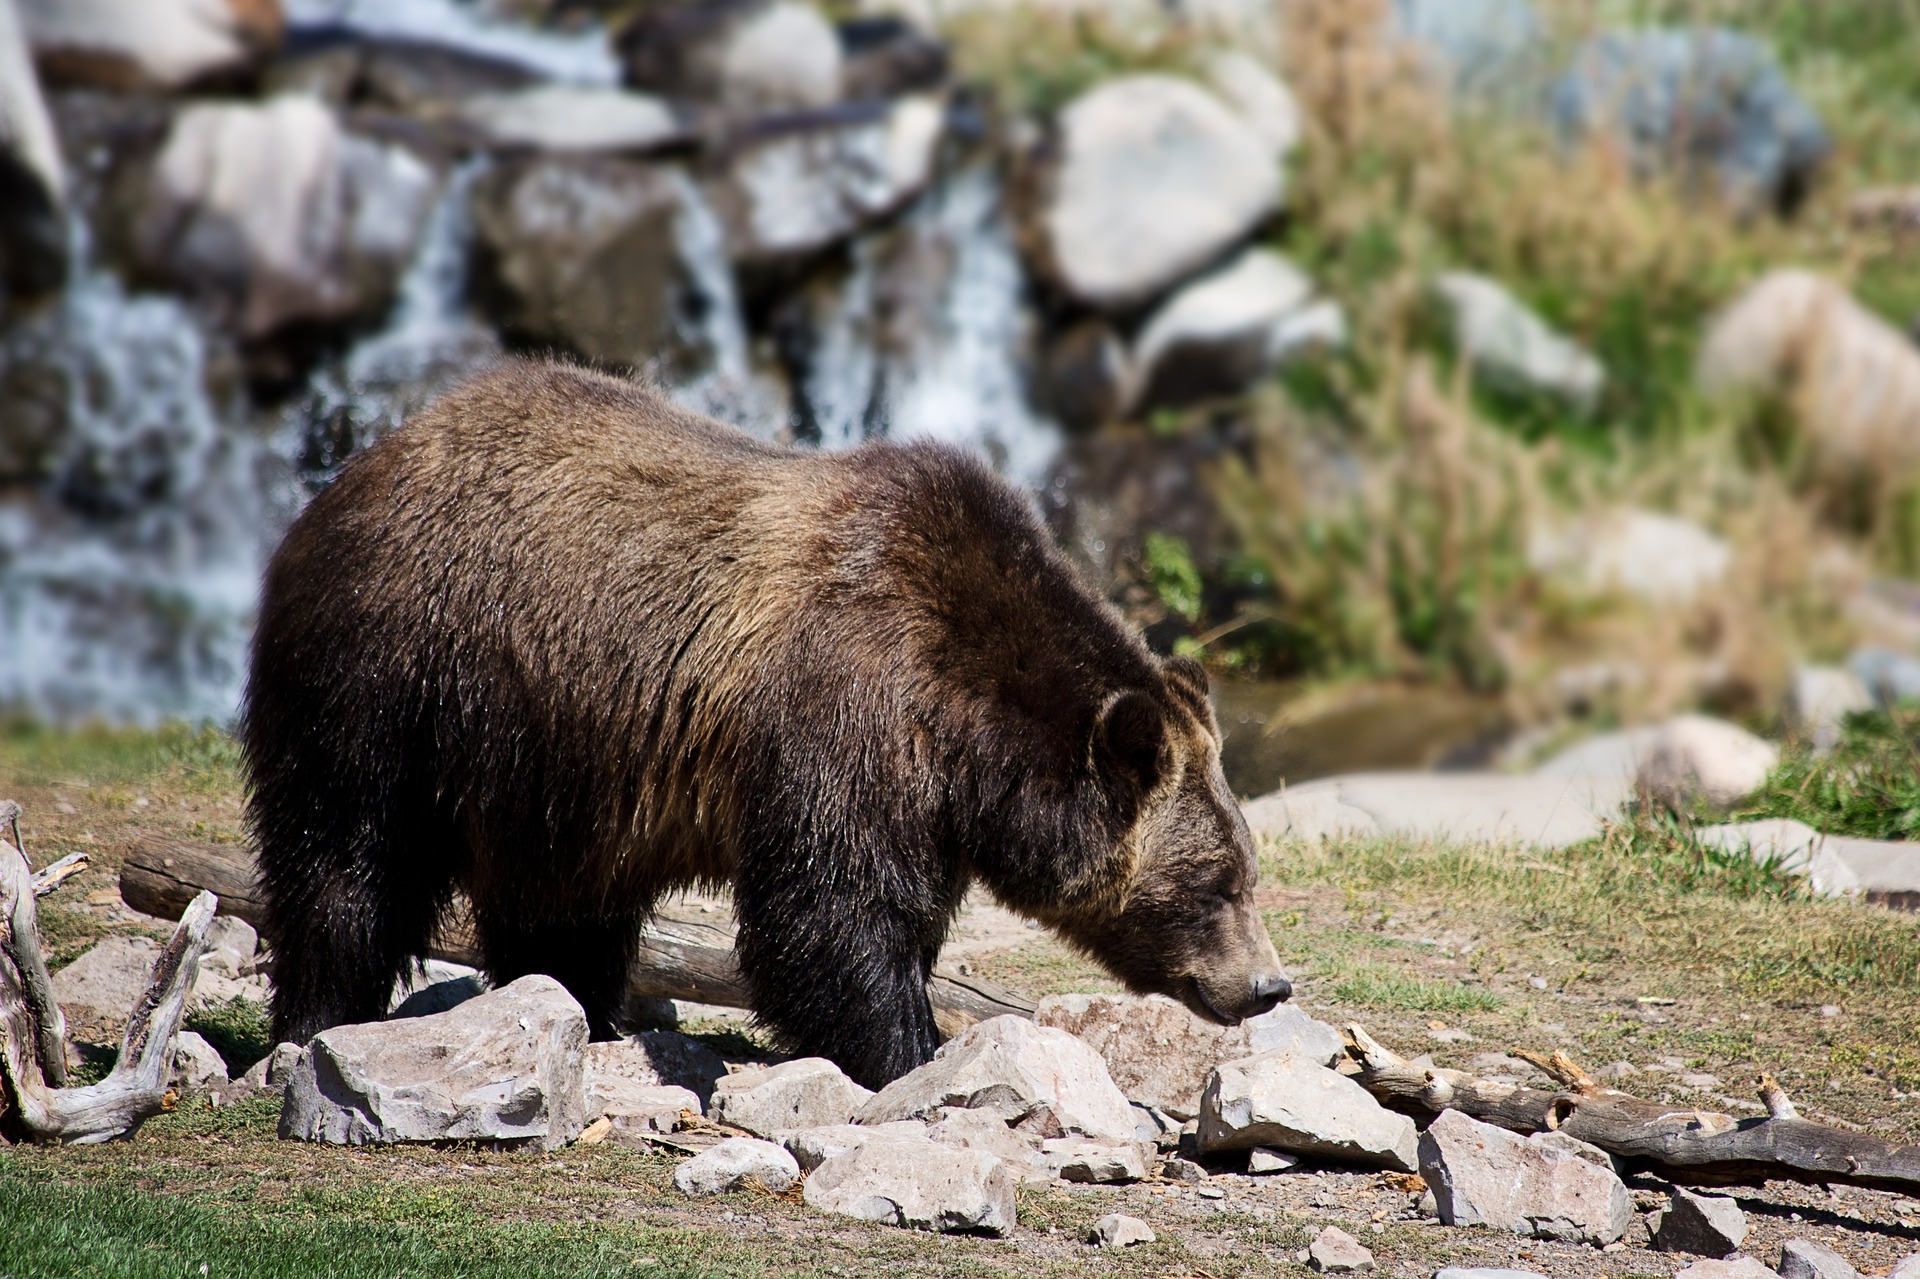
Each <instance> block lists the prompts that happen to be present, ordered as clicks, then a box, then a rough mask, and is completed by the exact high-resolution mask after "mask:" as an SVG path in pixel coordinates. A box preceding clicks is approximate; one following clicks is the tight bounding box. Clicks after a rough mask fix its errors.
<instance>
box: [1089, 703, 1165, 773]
mask: <svg viewBox="0 0 1920 1279" xmlns="http://www.w3.org/2000/svg"><path fill="white" fill-rule="evenodd" d="M1167 748H1168V745H1167V723H1166V720H1165V719H1164V718H1163V717H1162V716H1161V714H1160V708H1159V707H1158V706H1156V705H1155V704H1154V701H1153V699H1152V698H1151V697H1148V696H1147V695H1146V694H1145V693H1133V692H1128V693H1121V694H1120V695H1119V696H1118V697H1115V698H1114V699H1113V700H1112V701H1110V702H1108V703H1107V708H1106V709H1105V710H1104V711H1102V712H1100V722H1099V723H1098V724H1096V725H1095V726H1094V730H1093V752H1094V759H1095V761H1096V763H1097V765H1098V766H1099V768H1100V771H1101V772H1102V773H1104V774H1106V775H1107V776H1110V777H1117V778H1121V779H1124V780H1125V781H1127V782H1129V783H1131V784H1132V785H1133V786H1135V787H1137V788H1138V789H1139V792H1140V793H1141V794H1145V793H1146V792H1147V791H1150V790H1152V789H1153V788H1154V787H1156V786H1158V785H1159V784H1160V779H1161V777H1162V776H1164V775H1165V773H1166V768H1167Z"/></svg>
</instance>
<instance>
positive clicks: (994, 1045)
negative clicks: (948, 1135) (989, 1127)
mask: <svg viewBox="0 0 1920 1279" xmlns="http://www.w3.org/2000/svg"><path fill="white" fill-rule="evenodd" d="M948 1106H951V1107H960V1108H964V1109H983V1108H984V1109H991V1110H993V1111H995V1112H997V1113H998V1114H999V1115H1000V1116H1001V1117H1002V1118H1003V1119H1005V1120H1006V1121H1007V1122H1009V1123H1013V1124H1021V1123H1029V1121H1031V1120H1034V1119H1036V1118H1038V1112H1040V1111H1041V1110H1042V1109H1043V1108H1044V1110H1045V1112H1046V1113H1047V1115H1048V1116H1050V1117H1051V1120H1052V1121H1053V1122H1055V1123H1057V1124H1058V1130H1057V1131H1056V1132H1054V1133H1051V1134H1044V1135H1054V1136H1065V1135H1075V1134H1077V1135H1080V1136H1085V1137H1095V1138H1104V1139H1106V1140H1109V1141H1132V1140H1133V1139H1134V1120H1133V1108H1132V1107H1130V1106H1129V1105H1128V1104H1127V1099H1126V1097H1125V1096H1123V1095H1122V1094H1121V1092H1120V1090H1119V1089H1118V1088H1116V1087H1115V1086H1114V1083H1113V1078H1112V1076H1111V1075H1109V1074H1108V1073H1107V1067H1106V1063H1105V1062H1104V1061H1102V1060H1101V1059H1100V1056H1099V1055H1098V1054H1097V1053H1095V1052H1094V1051H1093V1049H1091V1048H1089V1047H1088V1046H1087V1045H1086V1044H1084V1043H1082V1042H1081V1041H1080V1040H1078V1039H1076V1038H1074V1037H1073V1036H1072V1035H1070V1034H1068V1033H1066V1032H1065V1031H1063V1030H1056V1029H1054V1028H1052V1027H1050V1026H1040V1025H1036V1024H1035V1023H1033V1022H1031V1021H1028V1020H1027V1019H1025V1018H1024V1017H1014V1016H1006V1017H994V1018H990V1019H989V1020H987V1021H983V1022H979V1023H978V1024H976V1025H973V1026H970V1027H968V1028H967V1029H966V1030H965V1031H963V1032H962V1033H961V1034H959V1035H957V1036H955V1037H954V1038H952V1039H950V1040H948V1041H947V1042H946V1043H944V1044H942V1045H941V1046H940V1050H939V1051H938V1052H937V1053H936V1054H935V1055H934V1059H933V1060H932V1061H930V1062H928V1063H927V1064H926V1065H924V1066H921V1067H919V1068H918V1069H916V1070H913V1071H910V1072H908V1073H907V1074H905V1075H902V1076H901V1077H900V1078H898V1079H896V1080H894V1081H893V1082H892V1083H890V1084H888V1085H887V1086H886V1087H885V1088H883V1089H881V1091H880V1092H879V1093H878V1094H876V1095H875V1096H874V1097H873V1099H872V1100H870V1101H868V1102H867V1103H866V1104H865V1105H863V1106H862V1107H861V1108H860V1111H859V1113H858V1114H857V1115H856V1116H855V1120H856V1122H858V1123H863V1124H879V1123H888V1122H890V1121H893V1120H898V1119H919V1118H923V1117H925V1116H927V1115H930V1114H932V1113H933V1112H934V1111H936V1110H938V1109H940V1108H942V1107H948ZM1029 1126H1030V1127H1031V1124H1029Z"/></svg>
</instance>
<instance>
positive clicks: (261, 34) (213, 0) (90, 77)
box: [14, 0, 285, 89]
mask: <svg viewBox="0 0 1920 1279" xmlns="http://www.w3.org/2000/svg"><path fill="white" fill-rule="evenodd" d="M14 2H15V3H16V4H17V5H18V6H19V9H20V19H21V22H22V24H23V25H24V26H25V27H26V31H27V38H28V40H29V41H30V42H31V44H32V45H33V51H34V55H35V57H37V58H38V59H39V62H40V65H41V67H42V68H43V69H44V70H45V71H46V73H47V74H48V75H49V76H50V77H52V78H53V79H56V80H59V81H62V82H70V83H80V84H92V85H100V86H102V87H104V88H109V89H177V88H179V87H180V86H182V85H185V84H189V83H191V82H193V81H196V80H201V79H205V78H207V77H210V76H215V75H221V74H226V73H233V72H238V71H243V70H245V69H246V68H248V67H249V66H251V65H253V64H254V63H256V62H258V61H259V60H260V58H261V57H263V56H264V55H265V54H267V53H269V52H271V51H272V50H273V49H274V48H275V47H276V46H278V44H279V43H280V36H281V31H282V29H283V27H284V25H285V23H284V19H283V18H282V15H281V12H280V5H279V0H14Z"/></svg>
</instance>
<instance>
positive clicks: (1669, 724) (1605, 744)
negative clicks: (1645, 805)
mask: <svg viewBox="0 0 1920 1279" xmlns="http://www.w3.org/2000/svg"><path fill="white" fill-rule="evenodd" d="M1779 762H1780V750H1779V748H1778V747H1776V746H1774V745H1773V744H1772V743H1770V742H1767V741H1764V740H1762V739H1761V738H1758V737H1755V736H1754V735H1753V734H1752V733H1749V732H1747V731H1746V730H1745V729H1744V728H1741V727H1740V726H1739V725H1737V724H1729V723H1727V722H1726V721H1725V720H1718V719H1712V718H1710V717H1708V716H1705V715H1681V716H1678V717H1676V718H1674V719H1671V720H1668V721H1666V722H1665V723H1663V724H1656V725H1653V726H1651V727H1648V728H1640V729H1633V730H1631V731H1627V732H1619V733H1607V734H1603V735H1602V736H1599V737H1595V738H1592V739H1590V740H1588V741H1585V742H1581V743H1579V744H1577V745H1574V746H1571V747H1569V748H1567V749H1566V750H1564V751H1562V752H1561V753H1560V754H1558V755H1556V756H1554V757H1553V758H1552V759H1550V760H1548V761H1547V762H1546V763H1544V764H1542V765H1540V766H1539V767H1538V768H1536V769H1535V770H1534V775H1535V776H1536V777H1564V778H1576V779H1630V780H1631V782H1632V783H1633V785H1634V786H1635V787H1637V788H1638V789H1640V790H1642V791H1644V792H1646V793H1647V794H1649V795H1652V796H1654V797H1655V798H1657V799H1659V800H1661V801H1662V802H1663V803H1667V804H1673V805H1676V806H1678V805H1682V804H1685V803H1688V802H1690V801H1692V800H1695V799H1700V800H1705V801H1706V802H1707V803H1709V804H1712V805H1714V806H1716V807H1722V808H1724V807H1728V806H1730V805H1733V804H1737V803H1739V802H1740V801H1741V800H1743V799H1745V798H1746V797H1747V796H1749V795H1751V794H1752V793H1753V792H1754V791H1756V790H1758V789H1759V787H1760V784H1761V783H1762V782H1764V781H1766V779H1767V774H1768V773H1770V772H1772V771H1773V769H1774V766H1775V765H1776V764H1778V763H1779Z"/></svg>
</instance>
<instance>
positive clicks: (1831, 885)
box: [1693, 817, 1865, 897]
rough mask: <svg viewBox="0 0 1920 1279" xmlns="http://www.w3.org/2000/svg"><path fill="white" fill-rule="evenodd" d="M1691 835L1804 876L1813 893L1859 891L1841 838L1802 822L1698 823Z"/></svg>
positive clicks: (1849, 893)
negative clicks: (1718, 824) (1704, 824)
mask: <svg viewBox="0 0 1920 1279" xmlns="http://www.w3.org/2000/svg"><path fill="white" fill-rule="evenodd" d="M1693 838H1694V840H1695V842H1697V843H1700V844H1704V845H1705V846H1706V847H1708V848H1716V849H1719V850H1720V851H1722V852H1727V853H1743V854H1745V855H1746V856H1749V857H1751V858H1753V859H1754V860H1755V861H1759V862H1770V863H1772V864H1773V865H1775V866H1777V867H1779V868H1780V869H1781V870H1783V871H1786V872H1787V873H1789V874H1792V875H1800V876H1804V877H1805V878H1806V879H1807V882H1808V886H1809V887H1811V888H1812V889H1813V891H1814V895H1815V896H1819V897H1846V896H1852V895H1855V894H1858V893H1859V892H1861V891H1862V885H1861V882H1860V876H1859V875H1858V874H1857V873H1856V872H1855V871H1854V868H1853V867H1852V866H1851V865H1849V864H1848V863H1847V860H1846V859H1845V858H1844V857H1842V856H1841V854H1840V847H1841V841H1838V840H1834V839H1830V838H1828V837H1827V836H1825V835H1822V834H1821V833H1820V832H1819V831H1817V830H1815V829H1813V827H1811V826H1809V825H1807V824H1806V823H1805V822H1797V821H1794V820H1793V819H1792V818H1786V817H1780V818H1772V819H1768V820H1765V821H1757V822H1732V823H1729V824H1727V825H1724V826H1700V827H1695V828H1694V831H1693ZM1849 842H1851V841H1849ZM1861 842H1865V841H1861Z"/></svg>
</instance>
